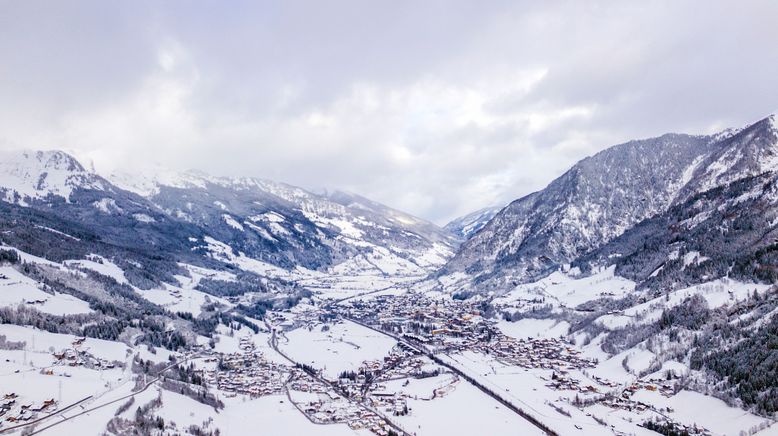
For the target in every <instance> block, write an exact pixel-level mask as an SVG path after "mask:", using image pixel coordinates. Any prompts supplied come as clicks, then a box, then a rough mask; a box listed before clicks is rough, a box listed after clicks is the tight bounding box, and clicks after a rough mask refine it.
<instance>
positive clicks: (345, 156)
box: [0, 1, 778, 223]
mask: <svg viewBox="0 0 778 436" xmlns="http://www.w3.org/2000/svg"><path fill="white" fill-rule="evenodd" d="M776 17H778V3H776V2H771V1H763V2H759V1H746V2H739V3H738V4H733V3H731V2H716V1H713V2H704V3H700V2H691V1H689V2H685V1H666V2H662V1H649V2H616V1H614V2H596V1H595V2H573V1H570V2H564V1H550V2H515V1H510V2H465V1H462V2H460V1H439V2H437V1H428V2H414V1H391V2H390V1H387V2H363V1H333V2H317V1H304V2H298V1H289V2H245V3H244V2H237V1H236V2H191V1H181V2H176V1H171V2H143V1H137V2H101V1H94V2H79V1H77V2H36V1H25V2H2V3H0V57H1V59H2V61H0V96H2V98H0V148H4V149H11V148H61V149H66V150H72V151H74V152H75V153H76V154H77V155H79V156H85V157H87V158H89V159H91V160H93V161H94V163H95V165H96V166H97V167H98V169H104V170H111V169H115V168H122V169H132V168H134V167H140V166H145V165H149V164H152V163H154V164H162V165H164V166H167V167H170V168H174V169H187V168H196V169H201V170H205V171H208V172H211V173H214V174H219V175H250V176H257V177H263V178H269V179H274V180H279V181H285V182H288V183H292V184H296V185H301V186H304V187H309V188H328V189H345V190H349V191H353V192H357V193H360V194H362V195H365V196H367V197H370V198H372V199H375V200H377V201H381V202H384V203H386V204H388V205H390V206H393V207H396V208H399V209H403V210H406V211H408V212H411V213H414V214H416V215H419V216H421V217H424V218H427V219H430V220H433V221H435V222H438V223H445V222H446V221H447V220H448V219H450V218H453V217H456V216H458V215H461V214H464V213H467V212H470V211H472V210H475V209H478V208H481V207H484V206H488V205H497V204H503V203H507V202H508V201H510V200H512V199H515V198H517V197H520V196H522V195H525V194H527V193H530V192H532V191H534V190H537V189H540V188H542V187H543V186H544V185H545V184H547V183H548V182H549V181H551V180H552V179H553V178H555V177H556V176H558V175H559V174H561V172H562V171H564V170H565V169H566V168H567V167H569V166H570V165H572V164H573V163H574V162H575V161H577V160H579V159H581V158H583V157H585V156H587V155H590V154H593V153H595V152H597V151H599V150H601V149H603V148H605V147H608V146H610V145H613V144H616V143H619V142H623V141H626V140H629V139H633V138H640V137H647V136H656V135H659V134H662V133H665V132H669V131H676V132H690V133H707V132H713V131H716V130H718V129H721V128H724V127H729V126H739V125H742V124H744V123H747V122H751V121H755V120H757V119H759V118H761V117H763V116H765V115H767V114H768V113H770V112H772V111H774V110H775V109H776V108H778V86H776V85H775V83H776V78H778V48H777V46H776V43H775V41H778V27H776V26H775V25H774V23H775V19H776Z"/></svg>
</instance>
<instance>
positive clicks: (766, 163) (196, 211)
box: [0, 116, 778, 435]
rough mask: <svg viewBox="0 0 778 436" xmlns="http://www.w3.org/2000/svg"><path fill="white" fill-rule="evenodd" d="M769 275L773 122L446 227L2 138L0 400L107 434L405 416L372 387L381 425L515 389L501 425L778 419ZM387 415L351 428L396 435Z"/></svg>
mask: <svg viewBox="0 0 778 436" xmlns="http://www.w3.org/2000/svg"><path fill="white" fill-rule="evenodd" d="M462 240H464V241H465V242H460V241H462ZM460 243H461V245H460ZM775 283H778V123H776V117H775V116H771V117H768V118H766V119H764V120H761V121H759V122H757V123H754V124H752V125H749V126H747V127H745V128H743V129H737V130H727V131H724V132H721V133H719V134H715V135H703V136H693V135H682V134H668V135H663V136H660V137H657V138H652V139H645V140H637V141H631V142H628V143H625V144H621V145H617V146H614V147H611V148H609V149H607V150H604V151H602V152H601V153H598V154H596V155H595V156H592V157H590V158H586V159H584V160H582V161H581V162H579V163H578V164H576V165H575V166H574V167H573V168H571V169H570V170H569V171H567V172H566V173H565V174H563V175H562V176H560V177H559V178H558V179H556V180H554V181H553V182H551V183H550V184H549V186H548V187H546V188H545V189H543V190H541V191H539V192H536V193H533V194H530V195H528V196H525V197H523V198H520V199H518V200H516V201H514V202H512V203H511V204H509V205H508V206H506V207H504V208H487V209H484V210H479V211H476V212H474V213H472V214H469V215H467V216H465V217H462V218H459V219H457V220H454V221H452V222H451V223H449V224H448V225H446V227H445V228H439V227H437V226H435V225H434V224H431V223H429V222H426V221H424V220H422V219H419V218H416V217H413V216H411V215H408V214H406V213H403V212H400V211H397V210H394V209H392V208H389V207H387V206H385V205H382V204H379V203H376V202H374V201H371V200H369V199H366V198H364V197H361V196H359V195H356V194H351V193H345V192H324V193H312V192H309V191H306V190H304V189H301V188H298V187H294V186H291V185H287V184H283V183H278V182H272V181H267V180H262V179H256V178H238V177H216V176H211V175H207V174H203V173H199V172H194V171H189V172H181V173H179V172H171V171H166V170H161V169H156V170H152V171H146V172H139V173H133V174H119V173H113V174H99V173H96V172H95V171H94V170H92V169H88V168H87V167H85V166H84V165H82V164H81V163H79V162H78V160H76V159H75V158H73V157H72V156H70V155H68V154H67V153H63V152H60V151H47V152H44V151H27V152H4V153H3V156H2V161H1V162H0V351H2V355H3V359H1V360H0V366H2V369H3V371H2V372H3V374H5V375H4V377H5V378H4V379H3V386H4V388H5V389H6V391H13V393H11V392H5V391H4V392H0V394H2V395H4V398H5V400H4V401H5V402H4V403H3V408H0V412H2V413H10V416H13V419H14V420H15V421H23V422H24V423H22V424H16V423H15V422H14V423H12V424H10V425H13V426H14V427H11V429H12V431H13V429H16V430H22V429H24V428H28V429H31V428H32V427H34V426H35V425H37V424H36V423H37V421H35V419H37V418H35V417H38V416H39V415H34V414H33V413H31V412H30V411H29V407H28V404H35V405H36V406H35V408H36V409H39V411H41V412H43V411H44V409H46V408H47V407H54V408H59V407H61V409H58V410H57V411H56V412H55V413H54V412H53V413H51V414H49V415H48V416H47V417H44V418H43V419H44V422H45V424H44V425H47V426H48V425H57V426H58V427H57V430H58V431H60V432H61V431H65V433H63V434H66V433H67V431H68V429H69V430H71V432H73V433H75V432H76V430H74V428H75V427H76V426H79V425H82V423H83V422H85V421H82V420H80V419H77V420H73V419H72V418H76V417H78V416H81V415H84V416H85V417H86V418H84V419H87V418H88V419H92V420H94V421H95V422H96V423H97V424H96V427H95V428H96V431H95V433H97V432H100V431H102V429H103V428H105V429H106V431H107V432H108V433H112V434H129V433H131V432H132V431H135V432H136V433H138V434H147V433H151V434H163V433H165V434H167V433H168V432H170V433H178V432H180V431H179V430H181V428H179V427H177V426H179V425H186V426H187V427H186V429H187V430H186V431H188V432H189V433H191V434H217V433H216V429H217V428H218V429H220V430H219V431H220V432H221V431H224V434H243V433H245V429H244V428H243V427H240V429H236V427H234V426H233V427H231V426H232V425H234V423H236V422H239V423H243V421H244V419H245V417H246V415H252V414H254V413H257V414H259V415H258V416H259V417H255V421H256V424H252V425H257V426H259V425H264V424H268V423H271V424H273V425H276V427H271V428H280V427H283V426H285V425H286V424H278V419H287V420H289V419H290V417H297V419H299V421H294V422H296V424H295V425H301V426H305V425H310V427H305V428H307V429H308V430H301V431H299V432H296V431H292V433H295V432H296V433H299V434H309V433H312V432H316V431H325V432H326V431H327V430H326V429H334V430H333V431H334V432H335V433H333V434H342V433H337V432H338V431H341V430H342V431H347V430H346V429H347V428H348V427H346V425H345V424H344V423H345V421H343V420H341V421H339V422H340V424H334V425H339V426H340V427H335V426H330V424H333V423H332V422H329V421H327V424H328V425H327V426H318V425H316V424H315V423H314V421H313V420H311V421H310V422H309V421H308V420H306V418H305V417H309V419H310V416H314V417H315V416H324V415H321V414H325V415H326V414H332V415H333V416H336V415H338V416H339V415H340V414H341V413H346V411H350V412H348V413H349V414H353V419H354V421H353V422H357V423H358V425H356V426H355V427H359V428H361V429H362V430H365V432H367V431H369V430H366V429H365V427H364V426H363V425H362V419H366V417H369V416H371V415H370V413H374V412H373V410H376V411H377V412H379V413H381V410H383V411H386V408H385V407H381V408H380V410H379V409H377V408H376V409H372V408H371V409H364V410H363V409H362V408H364V407H366V405H367V404H368V403H365V402H363V399H364V398H366V397H364V396H362V395H363V394H364V392H371V389H372V391H373V392H374V393H375V392H378V395H372V398H373V400H370V401H379V400H380V401H392V404H394V405H395V406H394V408H393V410H394V411H395V412H394V413H393V414H392V415H391V417H390V416H389V413H387V414H385V416H384V417H383V418H382V419H386V420H387V421H386V422H390V421H388V420H398V422H407V423H413V424H412V425H411V427H412V428H414V429H416V428H417V427H418V428H422V427H421V424H419V423H421V422H423V423H424V424H423V425H424V426H425V427H424V428H425V429H426V428H428V427H427V426H428V425H430V424H435V425H437V424H440V423H442V422H444V421H446V419H447V418H448V417H450V416H452V414H456V413H459V412H460V411H461V410H470V408H471V407H474V406H473V405H474V404H475V405H480V407H481V409H480V410H481V411H480V412H476V413H475V414H477V415H478V416H482V414H483V416H489V415H486V413H487V411H490V413H493V412H491V411H492V410H498V409H499V408H500V407H504V406H506V405H507V404H510V405H512V407H513V408H514V409H515V410H513V412H516V410H519V409H523V410H525V412H524V413H523V414H521V413H519V414H516V413H513V412H511V411H510V410H508V409H506V410H505V412H506V413H507V416H508V417H512V419H513V421H508V420H505V416H506V415H503V418H500V417H499V416H497V415H495V416H497V417H496V418H494V419H486V418H485V419H484V422H488V423H489V425H498V424H500V423H502V427H500V428H501V429H502V430H503V431H501V432H500V433H501V434H511V433H512V432H515V431H516V428H524V427H516V425H519V426H521V425H529V424H528V421H525V419H526V417H527V416H534V417H535V418H534V419H535V420H537V424H536V425H539V426H540V428H546V426H548V428H550V429H553V431H554V432H555V433H553V434H602V435H606V434H612V433H613V432H614V431H618V432H621V433H623V434H653V433H651V431H652V430H655V431H657V432H660V433H662V434H737V433H738V432H744V433H743V434H745V432H749V433H750V434H756V433H757V432H760V431H762V432H763V433H759V434H770V433H769V432H770V431H774V429H775V426H776V425H778V424H776V422H775V419H774V417H775V413H776V411H778V400H776V398H778V383H776V380H778V376H777V374H776V365H775V356H774V353H772V348H770V347H771V346H772V345H771V344H774V343H775V338H776V337H778V287H776V286H775ZM773 348H774V347H773ZM419 349H422V350H424V352H419ZM28 353H29V355H30V356H31V357H28ZM441 365H443V366H441ZM247 368H249V369H247ZM370 368H373V369H372V370H371V369H370ZM375 368H379V369H377V370H376V369H375ZM453 369H456V371H455V372H451V370H453ZM370 371H376V372H375V373H381V372H382V371H387V372H385V373H383V375H382V377H385V378H382V379H380V380H381V381H380V382H378V383H376V382H375V381H374V380H372V377H368V376H367V375H365V374H367V373H370V374H373V372H370ZM395 371H399V372H395ZM18 374H24V375H23V376H19V375H18ZM163 374H164V377H161V375H163ZM398 374H400V376H398ZM465 375H466V377H465ZM292 376H293V377H292ZM133 380H134V382H130V383H127V381H133ZM403 380H404V381H403ZM63 385H64V390H63V389H62V387H63ZM57 386H59V391H60V392H59V395H58V396H57V398H56V399H53V398H52V397H53V395H54V394H52V392H55V391H56V390H57ZM133 386H134V387H133ZM389 386H392V389H396V391H395V392H396V394H393V395H390V396H387V395H386V393H387V387H389ZM477 386H480V387H481V389H478V388H477ZM236 389H240V392H241V393H236ZM63 392H64V393H63ZM324 392H326V394H324ZM344 392H351V394H348V395H343V393H344ZM495 392H499V395H498V394H495ZM486 393H491V394H490V395H486ZM12 394H13V395H19V399H18V401H15V398H16V397H13V396H12ZM421 394H423V396H420V395H421ZM478 395H480V396H478ZM463 396H464V397H463ZM714 396H715V397H717V398H714ZM417 397H418V398H417ZM136 398H137V400H136ZM387 398H391V400H387ZM422 398H423V399H422ZM457 398H458V399H457ZM495 398H497V399H499V401H493V400H495ZM120 400H121V405H120V403H117V401H120ZM722 400H723V401H722ZM135 401H137V402H138V403H137V407H135V406H136V404H135V403H134V402H135ZM452 401H460V403H452ZM46 404H48V406H46ZM111 404H116V408H113V407H103V406H107V405H111ZM292 404H307V406H305V407H297V406H295V405H292ZM398 404H399V406H397V405H398ZM451 404H454V406H452V405H451ZM457 404H458V405H457ZM690 404H693V406H690ZM698 404H704V405H705V406H704V407H701V406H697V405H698ZM79 405H81V406H83V408H82V407H79ZM279 405H284V407H285V409H284V412H283V413H281V412H280V410H281V409H278V410H279V412H278V413H277V414H274V413H275V412H274V411H276V410H277V409H276V408H278V407H281V406H279ZM403 405H405V406H409V405H412V406H413V407H407V408H404V407H402V406H403ZM287 406H288V407H287ZM71 407H72V408H71ZM249 407H251V409H250V410H251V412H248V413H247V412H246V411H247V410H249ZM430 407H436V408H438V409H435V410H432V409H430ZM117 408H118V409H117ZM525 408H526V409H525ZM410 409H412V410H410ZM82 410H83V412H82ZM189 410H198V412H197V414H194V413H189ZM366 410H367V411H369V412H370V413H366V412H365V411H366ZM710 410H715V413H710ZM217 411H218V412H217ZM526 411H529V412H526ZM183 412H186V413H183ZM36 413H37V412H36ZM298 413H301V414H302V415H305V416H302V415H296V414H298ZM349 416H351V415H349ZM292 419H293V420H294V419H295V418H292ZM316 419H318V418H316ZM327 419H329V418H327ZM402 419H409V420H410V421H400V420H402ZM417 420H420V421H417ZM54 422H56V424H54ZM252 422H254V421H252ZM284 422H286V421H284ZM365 422H368V421H365ZM370 422H372V421H370ZM473 422H474V423H475V425H477V426H480V425H481V422H480V421H478V420H473ZM699 423H702V424H703V425H704V427H705V429H701V428H698V427H697V424H699ZM3 424H4V425H5V424H6V422H3ZM68 425H70V426H72V427H68ZM371 425H372V424H371ZM152 426H155V428H158V429H160V431H158V432H150V431H147V430H149V429H150V428H152ZM300 428H302V427H300ZM371 428H373V430H370V431H374V433H355V434H387V432H383V431H384V430H383V429H382V427H381V425H376V426H373V427H371ZM398 428H399V427H398ZM490 428H491V427H490ZM527 428H529V427H527ZM532 428H535V427H532ZM2 429H3V430H6V429H8V427H2ZM63 429H64V430H63ZM352 429H353V428H352ZM709 429H712V430H713V432H709V431H708V430H709ZM77 430H78V431H80V430H81V429H77ZM582 430H585V431H584V433H579V432H580V431H582ZM682 430H683V431H687V433H672V432H673V431H678V432H680V431H682ZM477 431H478V430H477V429H473V430H468V432H469V433H474V432H477ZM522 431H523V430H522ZM382 432H383V433H382ZM449 433H450V430H449V431H447V432H441V433H433V434H449ZM317 434H318V433H317ZM425 434H426V433H425ZM528 434H529V433H528Z"/></svg>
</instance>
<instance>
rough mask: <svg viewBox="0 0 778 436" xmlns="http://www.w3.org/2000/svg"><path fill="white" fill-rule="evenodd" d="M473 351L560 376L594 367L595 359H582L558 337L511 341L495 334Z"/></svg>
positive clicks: (575, 350)
mask: <svg viewBox="0 0 778 436" xmlns="http://www.w3.org/2000/svg"><path fill="white" fill-rule="evenodd" d="M475 348H476V350H477V351H481V352H483V353H486V354H491V355H494V356H496V357H497V358H499V359H500V360H504V361H507V362H509V363H511V364H513V365H516V366H520V367H523V368H543V369H551V370H554V371H558V372H561V373H563V374H565V373H566V372H567V371H569V370H572V369H586V368H594V367H596V366H597V361H596V360H593V359H588V358H586V357H583V356H582V355H581V352H580V351H579V350H577V349H576V348H575V347H573V346H572V345H570V344H568V343H567V342H565V341H562V340H560V339H557V338H527V339H514V338H511V337H510V336H505V335H502V334H500V333H497V337H496V338H495V339H493V340H492V341H491V342H488V343H481V344H478V345H477V346H476V347H475Z"/></svg>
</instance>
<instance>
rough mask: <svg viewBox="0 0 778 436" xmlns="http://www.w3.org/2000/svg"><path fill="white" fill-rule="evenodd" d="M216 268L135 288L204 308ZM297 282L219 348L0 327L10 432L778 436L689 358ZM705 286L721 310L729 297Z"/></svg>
mask: <svg viewBox="0 0 778 436" xmlns="http://www.w3.org/2000/svg"><path fill="white" fill-rule="evenodd" d="M101 265H102V266H101V267H102V268H106V267H110V265H107V266H106V264H101ZM58 267H62V268H66V266H64V265H61V266H58ZM2 273H3V277H5V279H4V282H5V283H0V285H3V286H4V288H5V289H4V290H0V302H3V304H5V305H11V304H16V303H22V304H26V301H28V300H27V299H28V298H30V296H32V297H33V298H37V297H38V294H36V293H35V292H34V288H35V284H34V283H32V282H30V281H29V279H26V278H25V277H24V276H19V275H18V274H15V271H14V270H3V271H2ZM110 273H111V274H114V275H115V276H116V277H117V278H118V279H122V277H121V273H120V271H118V272H117V271H111V272H110ZM207 274H213V272H208V271H202V270H195V269H193V270H192V274H191V277H189V278H186V280H183V279H182V280H180V281H181V282H182V286H181V287H178V288H172V287H171V288H167V289H159V290H153V291H139V292H145V294H144V295H145V296H146V298H148V299H149V300H151V301H154V302H155V303H158V304H163V305H168V306H169V307H171V308H172V309H175V310H182V311H186V310H190V311H191V312H193V313H199V310H200V306H202V304H203V303H205V302H206V301H213V299H215V297H212V296H208V295H206V294H203V293H202V292H200V291H197V290H195V289H194V283H195V282H196V280H198V278H199V277H203V276H206V275H207ZM297 280H298V283H299V284H301V286H304V287H306V288H307V289H309V290H310V291H311V292H312V296H311V297H310V298H308V299H305V300H303V301H302V302H301V303H300V304H298V305H296V306H294V307H293V308H292V309H291V310H285V311H271V312H267V313H266V314H265V317H264V319H263V320H252V321H253V322H255V323H256V324H257V325H259V326H260V329H259V330H258V331H252V330H251V329H249V328H247V327H246V326H242V325H233V326H230V327H229V328H228V327H225V326H223V325H220V326H219V327H218V330H217V333H216V334H215V335H214V338H213V341H212V343H211V344H209V343H208V342H209V340H208V338H205V337H203V338H201V340H200V343H201V344H202V345H201V346H200V347H198V348H197V349H194V350H191V351H187V352H185V353H172V352H169V351H166V350H164V349H162V348H155V349H154V348H149V347H147V346H145V345H144V346H135V347H130V346H127V345H125V344H124V343H122V342H112V341H100V340H95V339H91V338H78V337H74V336H71V335H63V334H54V333H48V332H45V331H43V330H38V329H35V328H33V327H30V326H17V325H8V324H6V325H0V342H2V343H0V357H1V359H0V407H2V408H1V409H0V410H2V421H0V422H1V424H0V433H2V434H12V433H21V432H26V433H27V434H56V435H62V434H86V433H84V431H85V430H84V429H93V430H94V431H91V430H90V431H89V432H90V433H91V434H101V433H103V432H106V433H108V434H122V432H123V431H126V430H127V429H130V428H133V426H134V428H137V426H138V425H145V426H147V427H143V428H145V429H146V430H144V431H148V432H150V433H155V432H156V433H160V434H162V433H168V434H175V433H192V434H215V431H216V430H217V429H218V431H219V432H220V434H222V435H240V434H248V433H260V432H261V433H263V434H272V435H290V436H291V435H300V434H306V435H307V434H311V435H319V434H321V435H350V434H355V435H357V434H358V435H371V434H377V435H388V434H409V435H430V436H436V435H452V434H453V435H476V434H488V435H515V434H522V435H523V434H527V435H530V434H544V433H547V434H560V435H578V434H580V435H600V434H602V435H609V434H634V435H644V434H645V435H649V434H656V433H654V432H653V431H651V430H649V429H647V428H646V427H645V426H644V425H645V423H646V422H648V421H662V422H671V423H673V424H674V425H678V426H680V427H679V428H681V427H683V428H686V429H687V431H688V432H689V434H710V435H735V434H759V435H765V436H766V435H771V434H778V425H773V422H772V421H771V420H768V419H765V418H762V417H758V416H756V415H753V414H751V413H748V412H745V411H743V410H740V409H737V408H733V407H730V406H727V405H726V404H725V403H724V402H722V401H721V400H718V399H715V398H713V397H710V396H706V395H703V394H700V393H697V392H693V391H691V390H688V389H680V390H678V389H675V388H674V386H675V380H670V379H668V377H667V376H666V374H667V373H668V370H673V374H675V375H681V374H684V373H688V372H689V369H688V368H687V367H686V366H685V365H684V364H682V363H681V362H672V361H670V362H664V363H663V365H662V366H661V367H659V368H654V367H652V362H653V359H654V355H653V354H652V353H651V352H650V351H648V350H646V349H643V348H640V347H636V348H634V349H631V350H628V351H627V352H624V353H622V354H618V355H615V356H610V355H608V354H606V353H605V352H603V351H602V350H601V349H600V347H599V342H598V338H592V339H590V340H588V341H583V340H582V338H577V337H575V336H572V337H570V336H567V332H568V329H569V327H570V324H569V323H567V322H566V321H560V320H556V319H551V318H548V319H532V318H524V319H521V320H517V321H515V322H509V321H499V322H495V321H493V320H491V319H487V318H485V317H484V316H482V315H484V313H483V307H482V305H481V301H480V300H478V299H470V300H464V301H458V300H453V299H451V298H450V297H447V296H444V294H442V293H440V292H439V284H438V283H434V282H429V281H424V280H423V278H422V277H418V276H400V277H392V276H388V275H385V274H372V275H371V274H365V275H360V274H352V275H343V274H339V275H326V274H318V275H315V276H308V277H301V278H297ZM631 286H633V285H632V284H631V283H629V282H627V281H624V280H623V279H619V278H616V277H614V276H613V274H612V271H603V272H602V273H600V274H599V275H596V276H593V277H590V278H588V279H586V280H585V281H578V282H576V281H575V279H572V278H568V277H563V276H554V277H552V278H550V279H549V281H548V282H547V283H540V284H539V285H538V286H535V287H532V286H525V287H519V288H517V290H515V291H513V292H512V293H509V294H508V295H506V296H504V297H501V298H499V299H496V300H495V302H496V304H498V305H500V307H501V308H502V309H506V308H516V307H519V306H520V305H521V304H523V303H522V301H524V302H526V301H530V300H531V299H532V298H534V296H536V295H535V293H537V292H540V291H539V289H540V290H542V293H543V295H545V297H546V298H547V299H549V300H553V301H555V303H554V304H556V305H564V304H573V303H575V304H578V303H580V301H578V300H580V299H586V298H593V297H596V296H599V295H600V294H601V293H603V292H605V293H608V294H613V295H615V294H620V293H624V292H627V291H628V290H630V289H631ZM711 286H712V287H711V288H710V289H708V290H707V291H706V293H705V294H706V295H708V296H709V297H710V300H711V302H714V303H715V302H716V301H719V299H720V298H729V297H728V296H727V295H731V293H730V294H726V293H725V294H724V296H723V297H722V296H720V295H719V294H717V292H718V289H719V288H717V287H716V285H715V284H714V285H711ZM727 286H728V288H733V289H739V288H738V287H737V285H731V286H729V285H727ZM727 286H725V287H727ZM25 287H27V288H29V290H30V291H31V292H25ZM744 289H745V288H744ZM736 292H738V291H736ZM744 292H750V288H748V289H745V290H744ZM587 295H588V297H587ZM680 295H683V292H681V293H680V294H679V297H678V298H681V297H680ZM40 297H41V298H42V299H43V298H45V299H46V300H47V301H46V302H45V303H40V304H42V309H43V310H46V311H52V312H62V311H70V312H72V313H80V312H84V311H88V310H89V308H88V305H87V306H85V303H84V302H80V301H79V300H77V299H74V298H73V297H71V296H69V295H62V296H61V295H56V294H55V295H54V296H50V294H45V295H43V296H40ZM571 298H575V299H576V301H575V302H570V301H568V300H570V299H571ZM670 298H675V297H674V296H671V297H670ZM566 302H567V303H566ZM228 303H229V302H226V301H225V304H228ZM651 308H652V306H651V304H650V302H648V303H646V305H645V308H643V309H641V308H636V309H635V310H636V311H640V310H643V311H648V312H650V311H651V310H652V309H651ZM632 315H635V313H631V312H628V311H624V312H622V313H618V314H612V315H610V316H609V317H607V318H603V319H602V320H600V321H599V322H601V323H602V324H603V325H605V326H608V325H612V324H613V323H616V322H618V320H619V319H620V318H619V317H628V316H632ZM641 316H643V317H644V318H645V317H646V316H645V315H641ZM138 361H142V362H144V361H145V362H149V363H147V364H146V365H151V367H152V368H153V370H143V369H142V368H139V365H138ZM141 366H142V365H141ZM181 372H184V373H186V374H188V376H189V377H190V378H191V377H192V376H193V375H194V376H196V378H197V379H198V380H202V382H201V383H199V384H189V385H187V386H184V385H186V383H184V384H182V382H181V381H180V375H179V376H176V377H174V375H175V374H180V373H181ZM194 379H195V378H191V380H194ZM191 380H190V381H191ZM206 388H207V391H206Z"/></svg>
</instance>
